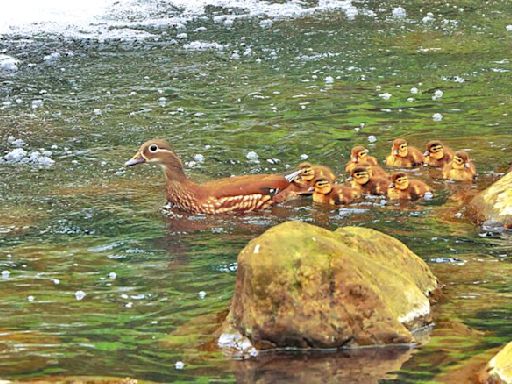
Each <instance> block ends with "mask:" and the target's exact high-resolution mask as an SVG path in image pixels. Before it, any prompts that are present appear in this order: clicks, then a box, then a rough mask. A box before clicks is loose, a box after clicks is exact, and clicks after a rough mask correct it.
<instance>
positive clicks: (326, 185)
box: [315, 178, 332, 195]
mask: <svg viewBox="0 0 512 384" xmlns="http://www.w3.org/2000/svg"><path fill="white" fill-rule="evenodd" d="M331 191H332V183H331V182H330V181H329V180H328V179H324V178H320V179H318V180H316V181H315V193H318V194H321V195H327V194H329V193H330V192H331Z"/></svg>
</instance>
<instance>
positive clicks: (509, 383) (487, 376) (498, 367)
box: [480, 343, 512, 384]
mask: <svg viewBox="0 0 512 384" xmlns="http://www.w3.org/2000/svg"><path fill="white" fill-rule="evenodd" d="M480 382H481V383H482V384H512V343H508V344H507V345H506V346H505V348H503V349H502V350H501V351H500V352H498V354H497V355H496V356H494V357H493V358H492V359H491V361H489V363H488V364H487V366H486V369H485V370H484V372H482V374H481V375H480Z"/></svg>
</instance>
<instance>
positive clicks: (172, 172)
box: [124, 139, 185, 178]
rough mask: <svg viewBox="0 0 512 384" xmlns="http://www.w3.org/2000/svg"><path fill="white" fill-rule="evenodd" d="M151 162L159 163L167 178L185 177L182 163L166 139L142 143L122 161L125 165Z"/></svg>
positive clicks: (130, 165)
mask: <svg viewBox="0 0 512 384" xmlns="http://www.w3.org/2000/svg"><path fill="white" fill-rule="evenodd" d="M143 163H153V164H158V165H160V166H161V167H162V168H163V169H164V171H165V174H166V176H167V177H168V178H182V177H185V174H184V172H183V165H182V163H181V160H180V158H179V157H178V155H176V154H175V153H174V152H173V150H172V149H171V146H170V145H169V143H167V141H165V140H160V139H153V140H149V141H146V142H145V143H144V144H142V145H141V146H140V148H139V150H138V151H137V153H136V154H135V156H133V157H132V158H131V159H130V160H128V161H127V162H126V163H124V165H125V167H132V166H134V165H137V164H143Z"/></svg>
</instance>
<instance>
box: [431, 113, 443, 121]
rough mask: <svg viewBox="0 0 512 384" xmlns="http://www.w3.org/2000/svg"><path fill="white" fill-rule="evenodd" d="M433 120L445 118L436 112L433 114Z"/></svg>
mask: <svg viewBox="0 0 512 384" xmlns="http://www.w3.org/2000/svg"><path fill="white" fill-rule="evenodd" d="M432 120H434V121H441V120H443V115H442V114H440V113H434V114H433V115H432Z"/></svg>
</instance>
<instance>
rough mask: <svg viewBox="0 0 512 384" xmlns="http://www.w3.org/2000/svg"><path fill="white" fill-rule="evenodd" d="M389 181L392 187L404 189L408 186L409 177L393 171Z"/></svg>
mask: <svg viewBox="0 0 512 384" xmlns="http://www.w3.org/2000/svg"><path fill="white" fill-rule="evenodd" d="M391 181H392V183H393V184H391V186H392V187H393V188H397V189H400V190H402V191H404V190H406V189H407V188H408V187H409V178H408V177H407V175H406V174H405V173H403V172H397V173H394V174H393V175H392V176H391Z"/></svg>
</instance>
